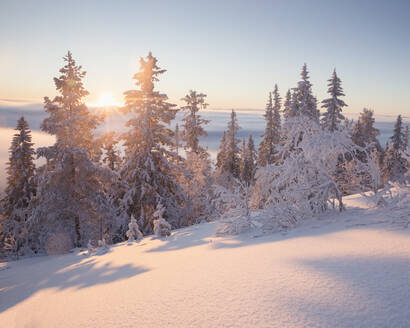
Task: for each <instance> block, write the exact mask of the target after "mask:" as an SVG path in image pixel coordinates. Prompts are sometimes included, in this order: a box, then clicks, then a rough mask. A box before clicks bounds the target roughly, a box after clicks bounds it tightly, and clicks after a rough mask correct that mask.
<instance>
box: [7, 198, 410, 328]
mask: <svg viewBox="0 0 410 328" xmlns="http://www.w3.org/2000/svg"><path fill="white" fill-rule="evenodd" d="M346 202H347V205H348V206H349V209H348V211H346V212H344V213H343V214H341V215H339V214H330V215H328V216H326V217H325V218H322V219H321V220H320V221H314V222H309V223H306V224H305V225H303V226H301V227H299V228H297V229H294V230H292V231H290V232H288V233H282V234H270V235H263V236H260V235H255V234H248V235H242V236H240V237H224V238H222V237H215V236H214V229H215V227H216V223H206V224H201V225H196V226H191V227H188V228H185V229H180V230H177V231H174V232H173V234H172V236H171V237H169V238H168V239H166V240H158V239H154V238H151V237H147V238H144V240H142V242H140V243H133V244H127V243H122V244H118V245H115V246H112V247H111V248H110V250H109V251H108V252H107V253H106V254H98V253H97V254H95V255H92V256H88V255H87V254H86V251H80V250H77V251H75V252H74V253H71V254H67V255H60V256H49V257H38V258H29V259H24V260H19V261H16V262H11V263H9V264H8V265H3V266H2V267H1V269H0V327H39V328H40V327H41V328H42V327H63V328H65V327H82V328H87V327H98V328H105V327H409V325H410V312H409V310H408V309H409V308H410V276H409V272H410V231H409V229H408V218H409V216H410V212H409V207H408V205H407V207H403V204H405V202H404V203H402V204H401V205H398V206H396V207H395V208H389V209H385V210H384V209H374V208H373V209H372V208H368V206H367V205H366V203H365V201H364V200H363V198H362V197H360V196H350V197H348V198H347V199H346Z"/></svg>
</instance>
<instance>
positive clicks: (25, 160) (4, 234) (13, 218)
mask: <svg viewBox="0 0 410 328" xmlns="http://www.w3.org/2000/svg"><path fill="white" fill-rule="evenodd" d="M16 131H17V133H16V134H15V135H14V136H13V140H12V142H11V146H10V150H9V154H10V155H9V162H8V163H7V174H8V176H7V187H6V197H5V198H3V199H2V205H3V213H4V215H5V219H4V220H3V222H2V224H1V232H0V239H1V241H0V244H3V247H5V248H7V250H8V251H9V252H10V253H13V254H17V255H18V254H19V253H20V254H21V253H24V250H23V249H22V248H27V247H28V245H27V242H28V239H27V238H28V236H27V230H26V219H27V216H28V212H27V208H28V206H29V203H30V201H31V199H32V197H34V195H35V192H36V185H35V183H34V170H35V165H34V154H35V152H34V148H33V143H32V142H31V131H30V129H29V125H28V123H27V121H26V120H25V119H24V117H23V116H22V117H21V118H20V119H19V120H18V122H17V127H16Z"/></svg>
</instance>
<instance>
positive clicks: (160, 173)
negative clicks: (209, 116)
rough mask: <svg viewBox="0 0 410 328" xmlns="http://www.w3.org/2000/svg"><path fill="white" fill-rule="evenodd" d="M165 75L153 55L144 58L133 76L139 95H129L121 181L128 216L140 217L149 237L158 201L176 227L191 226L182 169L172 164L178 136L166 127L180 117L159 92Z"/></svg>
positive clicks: (126, 98) (123, 202) (128, 92)
mask: <svg viewBox="0 0 410 328" xmlns="http://www.w3.org/2000/svg"><path fill="white" fill-rule="evenodd" d="M163 73H165V70H164V69H161V68H159V67H158V65H157V59H156V58H155V57H153V56H152V54H151V53H149V54H148V56H147V57H146V59H144V58H141V59H140V71H139V72H138V73H136V74H135V75H134V80H135V81H136V82H135V83H136V85H137V86H138V87H139V88H138V90H129V91H126V92H125V93H124V94H125V107H124V112H125V113H131V114H132V118H131V119H130V120H129V121H128V122H127V126H128V127H129V130H128V131H127V132H126V133H125V134H124V135H123V139H124V141H125V142H124V145H125V148H126V149H125V153H126V161H125V164H124V165H123V167H122V169H121V178H122V180H123V181H124V182H126V183H127V190H126V191H125V192H124V195H123V201H122V206H123V209H124V211H125V212H126V213H127V215H128V216H131V215H134V216H135V217H139V221H138V225H139V227H140V228H141V230H142V232H143V233H144V234H149V233H152V232H153V218H152V213H153V212H154V211H155V208H156V205H157V203H158V202H162V203H163V204H164V206H165V207H166V209H167V220H168V222H169V223H170V224H171V225H172V226H173V227H174V228H177V227H181V226H184V225H186V224H187V216H186V214H185V209H184V207H185V195H184V192H183V190H182V188H181V186H180V185H179V184H178V182H177V178H176V170H177V169H178V168H177V167H175V165H173V164H172V163H171V161H172V162H173V159H174V158H175V157H176V156H177V155H176V153H175V152H173V151H171V149H172V147H173V143H174V142H173V138H172V135H173V132H172V130H170V129H169V128H168V127H167V126H165V125H164V124H168V125H169V124H170V122H171V120H173V119H174V118H175V114H176V110H175V109H173V107H175V105H173V104H170V103H169V102H167V99H168V97H167V96H166V95H165V94H162V93H160V92H159V91H156V90H155V89H154V83H155V82H157V81H159V76H160V75H161V74H163ZM142 210H143V211H142Z"/></svg>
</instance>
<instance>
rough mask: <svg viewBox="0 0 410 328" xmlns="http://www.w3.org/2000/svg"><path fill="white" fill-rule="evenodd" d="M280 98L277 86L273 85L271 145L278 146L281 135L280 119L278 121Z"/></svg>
mask: <svg viewBox="0 0 410 328" xmlns="http://www.w3.org/2000/svg"><path fill="white" fill-rule="evenodd" d="M281 100H282V98H281V97H280V95H279V89H278V85H277V84H275V88H274V89H273V136H274V138H273V143H274V144H275V145H278V144H279V141H280V134H281V126H282V124H281V119H280V108H281Z"/></svg>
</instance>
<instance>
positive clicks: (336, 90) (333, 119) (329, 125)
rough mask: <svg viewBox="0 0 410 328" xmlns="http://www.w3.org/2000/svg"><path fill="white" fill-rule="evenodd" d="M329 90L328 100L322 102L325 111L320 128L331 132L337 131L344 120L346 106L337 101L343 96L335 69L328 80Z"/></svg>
mask: <svg viewBox="0 0 410 328" xmlns="http://www.w3.org/2000/svg"><path fill="white" fill-rule="evenodd" d="M328 82H329V84H328V87H329V89H328V90H327V92H328V93H329V94H330V98H327V99H325V100H323V101H322V104H323V105H322V107H323V108H325V109H326V112H325V113H324V114H323V116H322V122H321V123H322V126H323V127H324V128H325V129H327V130H329V131H330V132H333V131H335V130H337V129H338V127H339V125H340V124H341V122H342V121H343V120H344V119H345V118H344V116H343V115H342V110H343V107H345V106H347V105H346V103H345V102H344V101H343V100H341V99H339V97H341V96H344V93H343V89H342V85H341V80H340V79H339V77H338V76H337V74H336V69H335V70H334V71H333V74H332V78H331V79H329V80H328Z"/></svg>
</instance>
